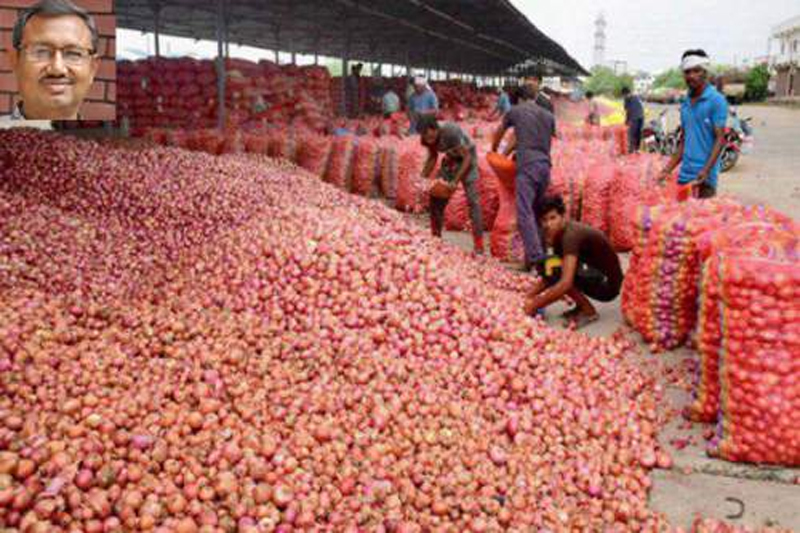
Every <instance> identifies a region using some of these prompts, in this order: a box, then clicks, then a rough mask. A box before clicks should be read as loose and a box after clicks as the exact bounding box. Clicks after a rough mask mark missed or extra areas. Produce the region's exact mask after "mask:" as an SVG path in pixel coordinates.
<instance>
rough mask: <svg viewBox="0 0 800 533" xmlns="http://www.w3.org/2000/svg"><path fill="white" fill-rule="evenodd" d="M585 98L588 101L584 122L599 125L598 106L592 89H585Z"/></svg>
mask: <svg viewBox="0 0 800 533" xmlns="http://www.w3.org/2000/svg"><path fill="white" fill-rule="evenodd" d="M586 100H587V101H588V102H589V114H588V115H587V116H586V122H587V123H588V124H590V125H592V126H599V125H600V106H598V105H597V101H596V100H595V99H594V93H593V92H592V91H586Z"/></svg>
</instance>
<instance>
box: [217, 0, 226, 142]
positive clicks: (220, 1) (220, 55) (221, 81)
mask: <svg viewBox="0 0 800 533" xmlns="http://www.w3.org/2000/svg"><path fill="white" fill-rule="evenodd" d="M225 26H226V24H225V0H217V127H218V128H219V129H224V128H225V77H226V74H225V58H224V53H225V50H224V40H225V33H226V28H225Z"/></svg>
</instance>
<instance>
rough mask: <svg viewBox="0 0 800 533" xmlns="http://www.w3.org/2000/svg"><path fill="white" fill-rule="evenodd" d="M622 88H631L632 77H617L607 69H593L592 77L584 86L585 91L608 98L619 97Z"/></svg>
mask: <svg viewBox="0 0 800 533" xmlns="http://www.w3.org/2000/svg"><path fill="white" fill-rule="evenodd" d="M623 87H628V88H629V89H632V88H633V76H631V75H629V74H622V75H617V74H615V73H614V71H613V70H611V69H610V68H608V67H596V68H594V69H593V70H592V76H591V77H590V78H589V79H588V80H586V83H585V84H584V89H585V90H586V91H591V92H593V93H595V94H605V95H609V96H620V95H621V94H622V89H623Z"/></svg>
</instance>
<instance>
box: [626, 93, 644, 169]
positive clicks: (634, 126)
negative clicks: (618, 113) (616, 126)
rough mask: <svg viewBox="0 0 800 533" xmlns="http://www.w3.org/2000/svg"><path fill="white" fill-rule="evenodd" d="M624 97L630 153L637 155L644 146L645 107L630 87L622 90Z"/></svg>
mask: <svg viewBox="0 0 800 533" xmlns="http://www.w3.org/2000/svg"><path fill="white" fill-rule="evenodd" d="M622 96H623V97H624V98H625V124H626V125H627V126H628V153H631V154H635V153H636V152H638V151H639V145H641V144H642V129H643V128H644V106H643V105H642V101H641V100H640V99H639V97H638V96H636V95H635V94H631V90H630V89H629V88H628V87H623V88H622Z"/></svg>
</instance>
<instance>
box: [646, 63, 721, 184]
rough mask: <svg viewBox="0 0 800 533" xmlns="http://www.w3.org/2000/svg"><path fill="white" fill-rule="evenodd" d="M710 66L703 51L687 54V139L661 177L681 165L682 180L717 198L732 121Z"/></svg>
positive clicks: (684, 124)
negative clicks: (711, 77)
mask: <svg viewBox="0 0 800 533" xmlns="http://www.w3.org/2000/svg"><path fill="white" fill-rule="evenodd" d="M710 65H711V61H710V60H709V58H708V54H706V53H705V52H704V51H703V50H688V51H687V52H685V53H684V54H683V58H682V60H681V70H683V77H684V79H685V80H686V85H687V86H688V87H689V94H688V96H686V97H684V99H683V101H682V103H681V128H682V129H683V138H682V140H681V143H680V145H679V146H678V150H677V151H676V152H675V155H674V156H672V159H671V160H670V162H669V164H667V166H666V167H665V168H664V169H663V170H662V171H661V176H660V178H661V181H665V180H666V179H667V178H668V177H669V175H670V174H671V173H672V171H673V170H675V167H677V166H678V165H679V164H680V165H681V172H680V175H679V177H678V183H679V184H681V185H689V184H692V186H693V188H694V189H695V190H696V192H697V196H698V197H699V198H713V197H714V196H716V194H717V177H718V176H719V170H720V161H719V155H720V153H721V152H722V147H723V144H724V142H725V124H726V122H727V120H728V102H727V101H726V100H725V97H724V96H723V95H721V94H720V93H719V91H717V90H716V89H715V88H714V87H713V86H712V85H711V84H710V83H708V69H709V67H710Z"/></svg>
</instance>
